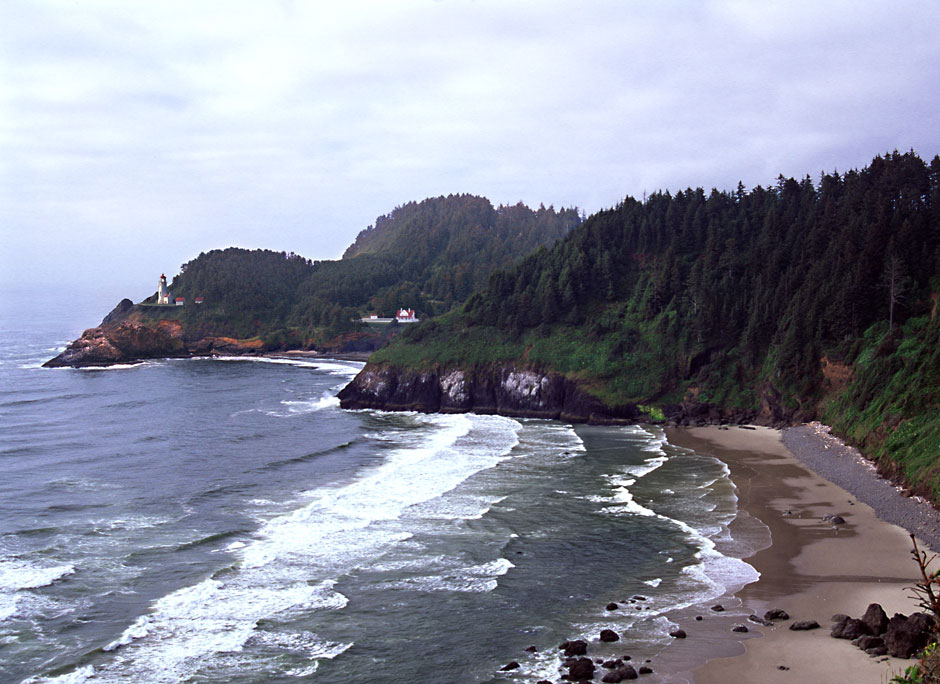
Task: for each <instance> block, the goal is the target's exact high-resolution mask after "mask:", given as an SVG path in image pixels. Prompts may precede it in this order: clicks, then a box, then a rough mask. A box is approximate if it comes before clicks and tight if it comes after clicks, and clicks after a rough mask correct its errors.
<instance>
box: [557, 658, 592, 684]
mask: <svg viewBox="0 0 940 684" xmlns="http://www.w3.org/2000/svg"><path fill="white" fill-rule="evenodd" d="M564 678H565V679H568V680H570V681H573V682H583V681H585V680H588V679H594V661H593V660H591V659H590V658H578V659H577V660H576V661H575V662H574V663H572V664H571V666H570V667H569V668H568V674H567V675H565V676H564Z"/></svg>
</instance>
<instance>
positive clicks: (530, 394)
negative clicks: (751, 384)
mask: <svg viewBox="0 0 940 684" xmlns="http://www.w3.org/2000/svg"><path fill="white" fill-rule="evenodd" d="M761 396H762V399H761V404H760V407H759V408H758V409H757V410H753V411H748V410H741V409H725V408H722V407H719V406H714V405H711V404H706V403H700V402H696V401H694V400H690V401H686V402H683V403H681V404H674V405H667V406H663V414H664V416H665V418H666V419H667V420H669V421H670V422H672V423H676V424H680V425H705V424H720V423H756V424H759V425H770V426H775V427H781V426H785V425H792V424H794V423H799V422H802V421H803V420H806V419H808V418H811V416H808V414H807V415H803V413H802V412H799V411H793V410H789V409H787V408H785V407H784V406H782V405H781V403H780V401H779V399H780V394H779V392H777V391H776V390H775V389H774V388H773V387H772V386H770V385H769V384H768V385H767V386H766V387H761ZM339 399H340V406H342V407H343V408H346V409H358V408H375V409H382V410H386V411H421V412H424V413H462V412H468V411H473V412H475V413H496V414H499V415H505V416H516V417H523V418H550V419H557V420H564V421H568V422H572V423H598V424H610V423H633V422H636V421H637V420H638V419H642V418H643V417H644V414H643V412H642V411H641V410H640V408H639V407H638V406H636V405H635V404H623V405H618V406H610V405H608V404H606V403H604V402H603V401H601V400H600V399H598V398H597V397H596V396H594V395H592V394H591V393H590V392H588V391H587V389H586V388H585V387H584V386H582V385H581V384H580V383H579V382H578V381H577V380H574V379H571V378H568V377H566V376H564V375H561V374H559V373H554V372H551V371H543V370H540V369H537V368H532V367H527V366H525V365H524V364H488V365H482V366H476V367H473V368H469V369H465V368H442V367H429V368H425V369H420V370H415V369H406V368H399V367H396V366H392V365H389V364H375V363H370V364H368V365H366V367H365V368H363V369H362V371H361V372H360V373H359V375H357V376H356V377H355V378H354V379H353V380H352V382H350V383H349V384H348V385H347V386H346V387H344V388H343V390H342V391H341V392H340V393H339Z"/></svg>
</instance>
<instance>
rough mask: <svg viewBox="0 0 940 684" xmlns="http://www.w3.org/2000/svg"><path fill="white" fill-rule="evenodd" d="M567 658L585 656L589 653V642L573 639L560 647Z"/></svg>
mask: <svg viewBox="0 0 940 684" xmlns="http://www.w3.org/2000/svg"><path fill="white" fill-rule="evenodd" d="M558 648H560V649H561V650H562V651H564V652H565V655H566V656H569V657H570V656H583V655H585V654H586V653H587V642H586V641H584V640H582V639H573V640H572V641H566V642H565V643H563V644H561V646H559V647H558Z"/></svg>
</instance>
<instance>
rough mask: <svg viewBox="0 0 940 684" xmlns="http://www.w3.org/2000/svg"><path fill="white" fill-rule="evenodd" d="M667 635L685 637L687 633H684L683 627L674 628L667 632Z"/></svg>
mask: <svg viewBox="0 0 940 684" xmlns="http://www.w3.org/2000/svg"><path fill="white" fill-rule="evenodd" d="M669 636H671V637H672V638H673V639H685V638H686V636H688V635H687V634H686V633H685V630H684V629H674V630H672V631H671V632H669Z"/></svg>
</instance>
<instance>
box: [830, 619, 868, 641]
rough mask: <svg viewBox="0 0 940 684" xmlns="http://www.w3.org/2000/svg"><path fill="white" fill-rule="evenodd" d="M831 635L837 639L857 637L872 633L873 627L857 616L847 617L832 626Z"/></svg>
mask: <svg viewBox="0 0 940 684" xmlns="http://www.w3.org/2000/svg"><path fill="white" fill-rule="evenodd" d="M829 634H830V636H832V637H834V638H836V639H857V638H858V637H860V636H865V635H867V634H871V628H869V626H868V625H866V624H865V623H864V622H862V621H861V620H858V619H856V618H846V619H845V620H841V621H840V622H837V623H836V624H835V625H833V627H832V631H831V632H830V633H829Z"/></svg>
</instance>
